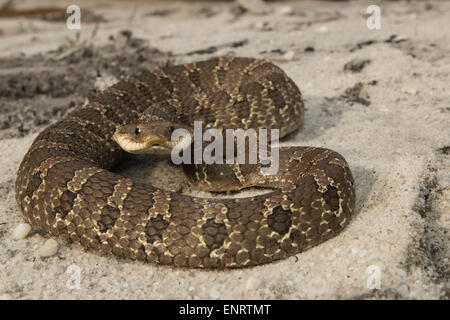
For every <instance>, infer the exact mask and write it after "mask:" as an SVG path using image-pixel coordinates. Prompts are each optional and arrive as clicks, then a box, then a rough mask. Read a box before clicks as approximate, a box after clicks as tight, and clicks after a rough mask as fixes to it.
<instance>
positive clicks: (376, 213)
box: [0, 1, 450, 299]
mask: <svg viewBox="0 0 450 320" xmlns="http://www.w3.org/2000/svg"><path fill="white" fill-rule="evenodd" d="M31 3H32V1H28V5H31ZM60 3H62V4H64V3H65V2H63V1H60ZM79 3H80V4H81V8H82V10H83V8H89V9H92V10H93V11H94V12H95V13H97V14H101V15H103V16H105V17H107V19H108V20H109V22H106V23H101V24H100V25H99V29H98V32H97V34H96V36H95V38H94V40H93V41H94V42H95V43H103V42H106V38H107V36H109V35H110V34H114V33H116V32H117V31H118V30H122V29H129V30H132V31H133V34H134V35H135V36H137V37H139V38H144V39H148V40H149V41H150V43H151V45H152V46H154V47H157V48H159V49H160V50H163V51H172V52H173V54H174V58H175V61H176V62H188V61H191V60H200V59H205V58H208V57H211V56H215V55H222V54H230V53H232V54H234V55H238V56H252V57H259V58H267V59H275V60H277V59H280V58H281V57H282V56H283V54H284V53H285V52H288V51H292V52H293V54H294V57H293V60H292V61H287V62H276V63H277V64H278V65H279V66H280V67H282V68H283V69H284V70H285V71H286V72H287V73H288V75H289V76H290V77H292V79H293V80H294V81H295V82H296V83H297V84H298V86H299V88H300V89H301V90H302V92H303V94H304V96H305V100H306V108H307V111H306V119H305V124H304V125H303V127H302V128H301V129H300V130H299V131H298V133H296V134H295V136H293V137H291V139H290V140H289V144H296V145H312V146H321V147H327V148H331V149H334V150H336V151H338V152H339V153H341V154H342V155H343V156H344V157H345V158H346V159H347V161H348V162H349V163H350V167H351V169H352V171H353V174H354V178H355V182H356V194H357V203H356V208H357V209H356V214H355V216H354V218H353V220H352V222H351V223H350V225H349V226H348V227H347V228H346V229H345V230H344V231H343V232H342V233H341V234H340V235H339V236H337V237H336V238H334V239H331V240H329V241H327V242H325V243H323V244H321V245H319V246H317V247H314V248H312V249H310V250H308V251H306V252H304V253H302V254H298V255H297V256H295V257H291V258H289V259H287V260H284V261H280V262H277V263H273V264H269V265H264V266H260V267H255V268H250V269H243V270H233V271H201V270H181V269H172V268H170V267H160V266H155V265H150V264H144V263H140V262H130V261H123V260H117V259H116V258H114V257H111V256H101V255H99V254H97V253H96V252H93V251H88V252H85V250H84V249H82V248H81V247H80V246H79V245H76V244H65V243H62V242H60V248H59V250H58V252H57V254H56V255H54V256H51V257H48V258H41V257H39V248H41V247H42V246H44V243H45V241H46V239H47V238H48V236H47V235H41V234H39V233H36V232H32V233H31V234H30V235H29V236H28V237H27V238H26V239H23V240H13V239H12V233H13V231H14V229H15V228H16V227H17V225H18V224H19V223H21V222H23V221H24V219H23V218H22V216H21V214H20V212H19V210H18V208H17V205H16V202H15V198H14V190H13V182H14V179H15V173H16V170H17V168H18V165H19V163H20V160H21V158H22V157H23V155H24V154H25V152H26V151H27V149H28V147H29V146H30V144H31V142H32V140H33V138H34V135H32V136H25V137H24V138H14V139H4V140H1V141H0V150H1V151H2V155H3V156H2V157H1V158H0V199H1V200H2V203H1V208H0V243H1V245H0V297H2V298H12V299H64V298H73V299H91V298H94V299H103V298H125V299H127V298H138V299H142V298H146V299H191V298H192V299H199V298H200V299H210V298H211V299H255V298H256V299H259V298H263V299H316V298H327V299H328V298H331V299H348V298H379V297H387V298H406V299H411V298H412V299H439V298H448V297H449V293H448V288H449V261H448V259H449V232H448V230H449V221H450V218H449V217H450V214H449V213H450V210H449V209H450V208H449V182H450V174H449V167H450V165H449V157H448V146H449V144H450V141H449V140H450V139H449V138H450V130H449V128H450V117H449V112H450V95H449V92H450V90H449V89H450V88H449V80H450V63H449V62H450V56H449V54H448V53H449V52H450V32H449V29H448V21H449V18H450V3H447V2H439V1H437V2H433V1H430V2H419V3H405V2H400V3H397V2H396V3H382V4H381V7H382V27H381V30H369V29H368V28H367V27H366V20H365V17H364V14H365V9H366V7H367V5H366V4H364V3H361V2H350V3H340V2H338V3H331V2H330V3H329V2H303V1H301V2H284V3H282V4H271V5H270V8H271V10H272V11H273V13H270V14H267V15H251V14H245V15H242V16H240V17H235V16H233V15H232V14H231V13H230V8H231V6H232V5H231V4H229V3H226V4H220V3H219V4H208V3H201V4H192V3H185V2H183V3H172V2H166V3H163V4H152V2H140V3H137V4H135V5H134V4H133V5H132V4H130V2H119V3H117V4H115V5H108V6H104V5H89V4H88V2H83V1H79ZM84 3H85V5H83V4H84ZM428 3H429V6H426V4H428ZM286 6H289V7H290V10H287V9H286ZM163 7H173V8H174V9H175V10H174V11H173V12H172V13H170V14H169V15H166V16H148V15H146V14H147V13H149V12H152V11H154V10H155V9H156V8H163ZM201 8H206V9H208V10H210V11H212V12H213V13H217V14H215V15H214V16H212V17H207V16H206V15H205V14H204V13H201V14H200V15H199V14H198V12H199V11H200V9H201ZM281 8H283V9H281ZM206 9H205V10H203V11H202V12H207V10H206ZM291 11H292V12H293V13H294V15H289V16H286V15H283V14H282V13H286V12H291ZM92 28H93V26H92V25H87V24H86V25H82V30H81V32H82V33H81V35H82V39H87V38H89V37H90V35H91V31H92ZM0 30H2V33H3V36H2V38H0V53H1V55H2V56H9V55H13V54H17V53H19V52H23V53H25V54H32V53H36V52H46V51H48V50H49V49H54V48H56V47H57V46H58V45H60V44H61V43H62V42H63V41H64V37H70V38H74V32H73V31H69V30H67V29H66V28H65V27H64V25H63V24H61V23H59V24H58V23H50V22H44V21H38V20H25V19H20V20H5V19H2V20H0ZM393 34H396V35H399V36H401V37H404V41H401V42H399V43H387V42H384V41H385V40H386V39H388V38H389V37H390V36H391V35H393ZM30 39H35V40H33V41H31V40H30ZM36 39H37V40H36ZM397 39H398V38H397ZM240 40H247V41H248V43H247V44H245V45H243V46H240V47H236V48H232V47H230V46H227V44H229V43H233V42H235V41H240ZM367 40H373V41H375V42H376V43H373V44H371V45H367V46H363V47H362V48H361V49H358V50H354V51H353V50H351V49H352V48H354V47H356V45H357V43H359V42H364V41H367ZM400 40H402V39H401V38H400ZM210 46H216V47H218V50H217V52H215V53H213V54H203V55H192V56H186V55H185V54H186V53H188V52H191V51H194V50H198V49H205V48H208V47H210ZM308 46H311V47H314V49H315V50H314V51H313V52H305V48H306V47H308ZM272 50H282V53H281V54H280V53H277V52H271V51H272ZM411 54H413V55H414V56H415V57H413V56H411ZM354 58H362V59H370V60H371V62H370V63H369V64H367V65H366V66H365V67H364V68H363V70H362V71H361V72H359V73H351V72H344V71H343V66H344V64H346V63H347V62H349V61H350V60H352V59H354ZM373 80H376V81H377V83H376V84H375V85H370V84H368V83H369V82H371V81H373ZM357 82H362V83H363V84H364V88H365V90H366V92H367V94H368V95H369V96H370V101H371V104H370V105H369V106H364V105H362V104H359V103H354V104H353V105H351V104H349V103H344V102H338V101H337V100H338V99H336V97H338V96H340V95H341V94H343V93H344V91H345V90H346V89H347V88H350V87H353V86H354V85H355V84H356V83H357ZM445 146H447V149H445V150H446V153H447V154H444V152H443V151H442V150H441V151H439V149H440V148H443V147H445ZM73 265H75V266H77V267H79V268H80V269H77V268H76V267H72V268H70V269H69V272H67V270H68V268H69V267H70V266H73ZM371 266H372V267H371ZM74 270H75V271H74ZM77 270H79V271H80V275H81V281H80V287H79V289H77V288H76V286H74V285H73V283H72V282H70V281H71V277H73V276H74V275H75V274H76V271H77ZM378 271H379V275H380V288H379V289H378V290H371V289H370V288H368V287H367V282H368V280H370V279H371V278H370V276H371V275H374V273H375V274H376V273H377V272H378ZM369 282H370V281H369Z"/></svg>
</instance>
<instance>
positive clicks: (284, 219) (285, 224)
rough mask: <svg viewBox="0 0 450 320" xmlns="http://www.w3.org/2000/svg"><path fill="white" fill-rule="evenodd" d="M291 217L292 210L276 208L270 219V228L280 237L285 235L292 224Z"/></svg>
mask: <svg viewBox="0 0 450 320" xmlns="http://www.w3.org/2000/svg"><path fill="white" fill-rule="evenodd" d="M290 215H291V211H290V210H284V209H283V208H282V207H281V206H278V207H275V208H274V209H273V211H272V214H271V215H269V217H268V222H269V227H270V228H271V229H272V230H274V231H276V232H278V233H279V234H280V235H284V234H285V233H287V232H288V231H289V228H290V227H291V224H292V221H291V218H290Z"/></svg>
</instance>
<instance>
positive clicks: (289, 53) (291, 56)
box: [280, 50, 295, 61]
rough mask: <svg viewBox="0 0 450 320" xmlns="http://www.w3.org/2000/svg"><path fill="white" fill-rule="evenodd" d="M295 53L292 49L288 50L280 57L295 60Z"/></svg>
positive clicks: (283, 59) (282, 59)
mask: <svg viewBox="0 0 450 320" xmlns="http://www.w3.org/2000/svg"><path fill="white" fill-rule="evenodd" d="M294 56H295V53H294V51H292V50H289V51H287V52H286V53H285V54H283V55H282V56H281V58H280V60H281V61H292V60H294Z"/></svg>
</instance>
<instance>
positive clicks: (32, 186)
mask: <svg viewBox="0 0 450 320" xmlns="http://www.w3.org/2000/svg"><path fill="white" fill-rule="evenodd" d="M40 175H41V171H39V172H37V173H36V174H34V175H33V176H31V179H30V181H29V182H28V185H27V190H26V191H25V193H26V195H27V196H29V197H30V198H31V197H32V196H33V192H34V191H35V190H37V188H39V186H40V184H41V183H42V179H41V177H40Z"/></svg>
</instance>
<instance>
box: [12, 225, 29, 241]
mask: <svg viewBox="0 0 450 320" xmlns="http://www.w3.org/2000/svg"><path fill="white" fill-rule="evenodd" d="M30 231H31V226H30V225H29V224H28V223H19V225H18V226H17V227H16V228H15V229H14V231H13V233H12V238H13V239H14V240H20V239H24V238H26V236H27V235H28V234H29V233H30Z"/></svg>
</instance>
